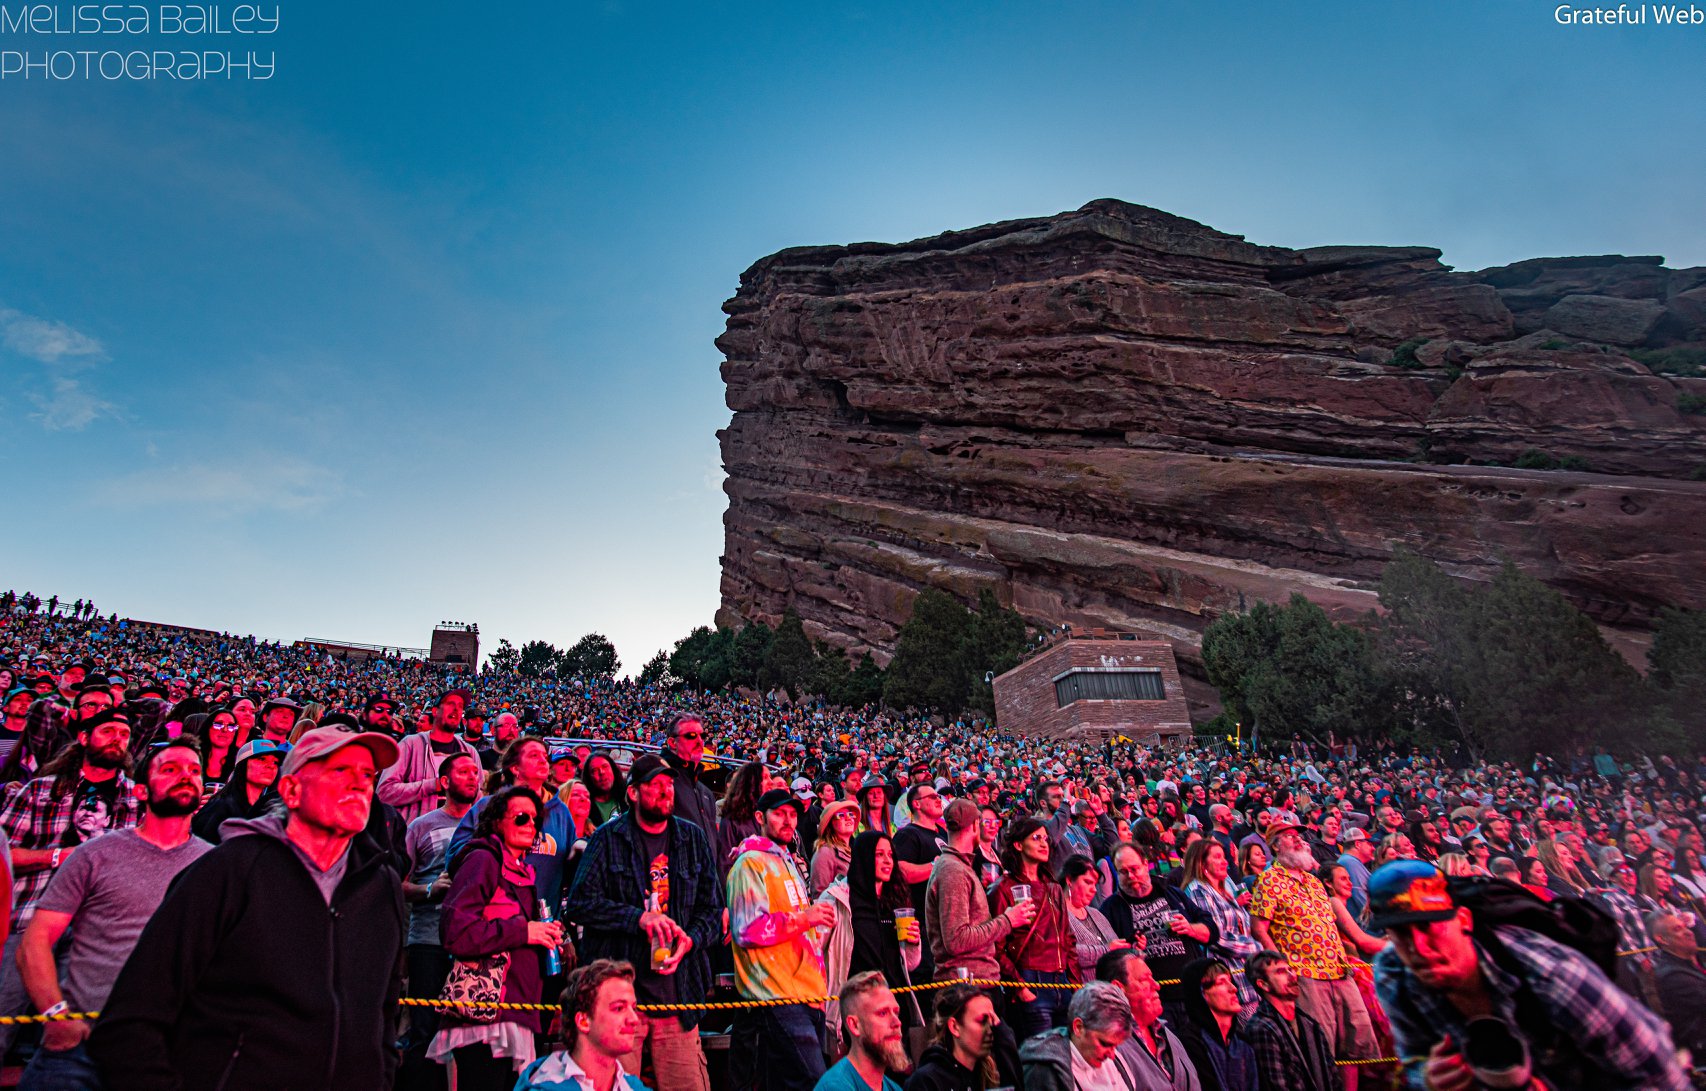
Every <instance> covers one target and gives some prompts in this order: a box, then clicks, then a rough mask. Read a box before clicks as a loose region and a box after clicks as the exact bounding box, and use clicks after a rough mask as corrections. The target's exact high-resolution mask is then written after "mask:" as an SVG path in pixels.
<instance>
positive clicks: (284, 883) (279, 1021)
mask: <svg viewBox="0 0 1706 1091" xmlns="http://www.w3.org/2000/svg"><path fill="white" fill-rule="evenodd" d="M246 825H248V826H249V827H250V828H249V829H246V830H244V831H243V832H242V833H241V834H237V833H236V832H235V831H228V833H227V836H226V839H225V841H224V843H223V844H221V845H220V846H219V847H218V848H216V849H214V850H213V851H212V852H209V853H207V854H206V855H205V856H203V857H202V858H201V859H200V860H197V861H196V862H195V863H194V864H192V865H191V866H190V867H188V868H186V869H185V870H184V871H182V872H180V873H179V874H178V876H177V877H176V878H175V879H173V880H172V885H171V886H170V887H169V888H168V889H167V891H166V898H165V900H164V901H163V902H162V903H161V905H160V908H159V909H158V910H157V911H156V912H155V914H154V916H153V918H152V919H151V920H149V922H148V925H147V927H146V928H144V929H143V931H142V936H141V937H140V938H139V939H138V940H137V943H136V949H135V950H134V952H132V954H131V956H130V960H129V961H128V962H126V963H125V965H124V969H123V970H122V971H120V973H119V976H118V980H117V982H116V983H115V984H114V985H113V991H112V995H111V997H110V998H109V999H108V1001H107V1004H106V1007H105V1009H104V1010H103V1011H102V1013H101V1018H100V1021H99V1022H97V1023H96V1024H95V1029H94V1033H93V1034H92V1035H91V1037H90V1038H89V1043H88V1051H89V1055H90V1056H91V1057H92V1058H93V1059H94V1061H95V1064H96V1065H97V1066H98V1067H99V1069H100V1071H101V1076H102V1078H103V1079H104V1080H105V1082H106V1085H107V1086H108V1087H114V1088H124V1089H125V1091H216V1089H217V1091H310V1089H315V1091H318V1089H332V1091H344V1089H348V1091H356V1089H364V1091H365V1089H368V1088H380V1087H390V1086H391V1079H392V1074H393V1070H394V1068H395V1066H396V1054H395V1052H394V1050H393V1049H392V1048H391V1041H392V1038H393V1034H394V1031H395V1025H396V1015H397V997H398V993H399V987H400V984H401V979H402V955H403V936H404V933H405V916H404V912H403V894H402V885H401V883H400V881H399V879H398V877H397V873H396V871H395V870H394V869H393V868H392V867H391V866H390V865H389V863H388V860H387V854H386V853H384V852H383V851H382V850H381V849H380V848H379V847H378V846H377V845H375V844H374V843H373V842H372V841H371V840H370V839H368V838H367V837H366V836H364V835H358V836H357V837H356V838H355V839H354V840H353V841H351V842H350V846H349V849H348V852H347V858H346V862H345V863H346V870H345V873H344V875H343V877H342V879H341V880H340V881H339V882H338V885H337V888H336V889H335V890H334V891H333V893H332V901H331V905H330V906H329V907H328V906H327V904H326V899H325V898H324V896H323V895H322V894H321V893H320V888H319V886H318V885H316V883H315V880H314V878H313V877H312V876H311V875H310V873H309V871H308V865H307V864H306V863H305V862H304V861H303V860H302V859H301V858H300V857H299V856H298V855H297V852H296V849H295V847H294V846H293V845H292V844H291V843H290V842H289V841H288V840H286V839H285V837H284V834H283V830H284V824H283V822H282V821H280V820H279V819H277V818H273V817H269V818H261V819H256V820H254V822H252V823H249V824H246Z"/></svg>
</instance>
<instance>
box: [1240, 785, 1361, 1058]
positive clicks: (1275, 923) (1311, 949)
mask: <svg viewBox="0 0 1706 1091" xmlns="http://www.w3.org/2000/svg"><path fill="white" fill-rule="evenodd" d="M1268 844H1269V845H1271V846H1272V847H1273V850H1274V861H1273V864H1272V866H1270V867H1269V868H1268V870H1266V871H1264V872H1262V875H1261V877H1260V878H1259V879H1257V880H1256V893H1255V897H1254V898H1253V899H1252V900H1251V902H1250V917H1251V928H1250V933H1251V935H1253V936H1255V938H1256V942H1258V943H1260V944H1261V945H1262V946H1263V947H1266V948H1267V949H1268V950H1270V951H1278V952H1279V953H1280V954H1282V955H1284V956H1285V957H1286V959H1287V961H1289V962H1290V963H1291V968H1292V969H1293V970H1294V971H1295V972H1296V973H1297V978H1298V991H1299V995H1298V1000H1297V1006H1298V1008H1300V1009H1301V1010H1302V1011H1303V1012H1304V1013H1305V1014H1307V1015H1308V1016H1309V1017H1310V1018H1312V1019H1314V1020H1315V1021H1316V1022H1317V1023H1319V1024H1321V1029H1322V1030H1323V1031H1324V1032H1325V1033H1326V1035H1327V1043H1328V1045H1329V1046H1330V1047H1331V1048H1332V1050H1333V1053H1334V1056H1335V1057H1337V1058H1338V1059H1339V1060H1342V1061H1354V1060H1367V1059H1369V1058H1372V1057H1374V1056H1376V1055H1377V1054H1376V1052H1375V1050H1376V1042H1375V1038H1374V1024H1373V1023H1372V1022H1370V1020H1369V1017H1368V1009H1367V1008H1366V1007H1365V1006H1364V1005H1363V1002H1362V994H1361V993H1360V992H1359V991H1358V990H1357V986H1356V982H1355V981H1353V980H1352V979H1351V968H1350V964H1349V963H1348V962H1347V961H1346V958H1345V945H1344V943H1343V941H1341V940H1340V938H1339V926H1338V923H1337V921H1335V919H1334V916H1333V903H1332V902H1331V901H1329V900H1328V898H1327V890H1326V888H1325V887H1324V886H1322V885H1321V880H1319V879H1317V878H1316V877H1315V873H1314V869H1315V855H1314V853H1312V852H1310V851H1309V843H1308V842H1307V841H1305V840H1304V838H1303V830H1302V823H1300V822H1299V821H1298V818H1297V816H1296V815H1294V814H1292V813H1291V812H1289V811H1279V812H1276V813H1275V815H1274V818H1273V821H1272V822H1271V823H1269V825H1268ZM1342 1074H1343V1076H1344V1078H1345V1091H1356V1088H1357V1080H1356V1078H1357V1068H1356V1066H1355V1065H1350V1066H1346V1067H1345V1070H1344V1072H1343V1073H1342Z"/></svg>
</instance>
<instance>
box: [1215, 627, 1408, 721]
mask: <svg viewBox="0 0 1706 1091" xmlns="http://www.w3.org/2000/svg"><path fill="white" fill-rule="evenodd" d="M1202 647H1203V664H1204V666H1205V667H1206V668H1207V670H1208V677H1209V681H1210V682H1212V683H1213V684H1214V685H1215V686H1217V687H1218V688H1219V689H1220V693H1221V698H1222V700H1224V701H1225V702H1226V706H1227V708H1228V709H1229V710H1231V711H1232V712H1233V714H1234V715H1235V716H1236V717H1237V718H1238V719H1239V720H1240V721H1241V722H1242V723H1243V724H1244V725H1245V726H1246V728H1248V731H1247V732H1246V734H1247V735H1248V736H1250V737H1253V738H1259V737H1260V736H1262V735H1264V734H1265V735H1266V736H1267V737H1268V738H1269V739H1270V740H1271V739H1273V738H1274V737H1275V736H1276V735H1281V736H1284V735H1292V734H1305V733H1307V734H1313V735H1318V736H1324V735H1325V734H1326V733H1327V732H1329V731H1331V732H1333V733H1335V734H1337V735H1339V736H1341V737H1349V736H1366V735H1367V734H1369V733H1370V727H1371V725H1373V724H1376V723H1380V722H1383V721H1385V720H1386V719H1387V718H1388V717H1387V716H1386V710H1385V708H1384V707H1383V701H1384V699H1385V695H1386V687H1385V685H1384V682H1383V679H1382V678H1381V677H1380V672H1379V668H1378V666H1377V664H1376V662H1375V658H1374V655H1373V648H1372V645H1371V643H1370V641H1369V638H1368V636H1367V635H1366V634H1365V633H1363V632H1362V631H1361V630H1359V629H1357V628H1355V627H1353V626H1350V625H1338V624H1335V623H1334V622H1333V621H1332V619H1330V618H1329V617H1327V614H1326V611H1324V610H1322V609H1321V608H1320V607H1319V606H1317V605H1315V604H1314V603H1312V602H1310V601H1309V600H1308V599H1307V598H1305V597H1304V596H1302V595H1295V594H1294V595H1292V597H1291V601H1290V602H1288V603H1287V604H1286V605H1284V606H1274V605H1272V604H1270V603H1265V602H1262V603H1257V604H1256V606H1255V607H1254V608H1253V609H1251V610H1250V611H1248V612H1247V613H1241V614H1224V615H1222V616H1221V617H1219V618H1216V619H1215V620H1214V622H1213V623H1212V624H1210V625H1209V627H1208V629H1207V630H1206V631H1205V632H1204V633H1203V645H1202Z"/></svg>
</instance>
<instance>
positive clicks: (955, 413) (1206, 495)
mask: <svg viewBox="0 0 1706 1091" xmlns="http://www.w3.org/2000/svg"><path fill="white" fill-rule="evenodd" d="M1439 258H1440V252H1439V251H1438V250H1434V249H1430V248H1426V247H1364V246H1356V247H1350V246H1333V247H1317V248H1313V249H1308V250H1289V249H1284V248H1280V247H1269V246H1258V245H1254V244H1252V243H1249V242H1247V241H1245V240H1244V239H1242V238H1240V237H1238V236H1235V235H1228V234H1225V233H1222V232H1219V231H1215V230H1213V229H1211V228H1208V227H1205V226H1203V225H1202V224H1198V223H1194V222H1192V221H1190V220H1185V219H1182V218H1180V217H1177V216H1172V215H1169V214H1167V213H1164V212H1160V211H1157V210H1154V209H1149V208H1142V207H1139V206H1135V205H1129V204H1124V203H1122V202H1117V201H1097V202H1093V203H1092V204H1089V205H1086V206H1085V207H1084V208H1082V209H1080V210H1078V211H1077V212H1070V213H1064V214H1062V215H1059V216H1053V217H1049V218H1046V219H1037V220H1021V221H1013V222H1008V223H1001V224H992V225H989V226H986V227H981V228H976V229H973V230H969V231H959V232H950V233H948V234H945V235H939V236H936V237H934V238H929V239H921V240H918V241H915V242H909V243H901V244H893V245H889V244H860V245H855V246H824V247H801V248H795V249H790V250H784V251H782V252H780V253H777V254H774V255H772V256H770V257H768V258H764V259H762V260H761V261H759V262H758V263H757V264H755V265H754V266H753V267H752V268H751V269H749V270H747V272H746V273H745V274H744V275H743V276H742V278H741V286H740V290H739V292H738V294H736V296H735V297H734V298H733V299H731V300H729V301H728V303H726V304H725V305H724V310H725V311H726V312H727V313H728V316H729V319H728V327H727V330H726V331H725V333H724V334H723V335H722V336H721V337H720V338H719V339H718V342H717V344H718V347H719V348H720V349H721V350H722V351H723V353H724V355H725V357H726V360H725V362H724V364H723V378H724V381H725V382H726V384H727V397H728V404H729V407H730V408H731V409H732V410H733V411H734V418H733V420H732V422H731V423H730V425H729V427H728V429H727V430H725V431H724V432H722V433H721V440H722V451H723V461H724V465H725V467H726V469H727V471H728V481H727V485H726V490H727V492H728V495H729V509H728V512H727V514H726V515H725V517H724V525H725V531H726V545H725V552H724V557H723V577H722V598H723V603H722V609H721V611H720V612H719V615H718V618H719V621H720V622H722V623H725V624H739V623H740V622H742V621H745V620H765V621H768V622H771V623H774V622H775V621H776V620H777V619H778V618H779V617H780V616H781V614H782V612H783V611H784V610H785V609H787V608H789V607H792V608H794V609H795V610H797V611H798V612H799V614H800V616H801V618H802V620H803V621H804V622H805V624H806V627H807V630H808V631H809V632H810V633H812V634H813V635H814V636H816V637H819V638H822V639H827V640H829V641H831V642H833V643H835V644H837V645H840V646H843V647H847V648H850V649H853V650H862V649H866V648H869V649H872V650H873V651H875V652H876V653H877V657H878V659H879V661H884V660H886V657H887V653H888V651H889V650H890V649H891V648H892V646H893V641H894V638H895V635H896V632H897V631H898V627H899V626H900V624H902V623H903V622H904V620H905V618H906V617H907V616H908V615H909V613H910V609H911V600H912V598H913V597H914V596H915V595H916V594H917V593H918V592H919V591H920V590H921V589H923V588H925V587H929V586H936V587H942V588H944V589H947V590H950V591H952V592H954V593H955V594H958V595H960V596H961V597H962V598H965V599H967V600H968V601H970V600H972V599H974V598H975V596H976V593H977V591H978V589H980V588H982V587H992V588H994V589H995V591H996V592H997V594H998V596H999V597H1000V598H1001V599H1002V601H1004V602H1010V603H1012V604H1013V605H1014V606H1015V607H1017V608H1018V610H1019V611H1020V612H1021V613H1022V614H1024V615H1025V616H1026V617H1027V618H1028V619H1029V620H1030V621H1031V622H1032V623H1034V624H1038V625H1055V624H1060V623H1063V622H1065V623H1071V624H1075V625H1093V626H1102V627H1107V628H1114V629H1119V630H1124V631H1135V632H1139V633H1143V634H1148V635H1154V636H1160V637H1163V638H1166V639H1169V640H1171V641H1172V642H1173V643H1174V645H1175V647H1176V649H1177V651H1178V653H1179V656H1180V659H1181V663H1182V665H1183V666H1184V668H1185V670H1186V671H1187V672H1192V671H1195V672H1197V673H1198V674H1199V675H1200V661H1199V656H1198V654H1197V647H1198V642H1199V640H1200V635H1201V632H1202V630H1203V628H1204V627H1205V626H1206V625H1207V624H1208V622H1209V621H1211V620H1212V619H1213V618H1214V617H1215V616H1217V615H1218V614H1219V613H1221V612H1223V611H1225V610H1228V609H1236V608H1238V607H1239V606H1241V605H1244V604H1248V603H1250V602H1253V601H1257V600H1270V601H1271V600H1283V599H1284V598H1285V597H1287V596H1288V595H1289V594H1290V593H1291V592H1293V591H1301V592H1303V593H1304V594H1306V595H1308V596H1309V597H1310V598H1312V599H1314V600H1316V601H1318V602H1320V603H1321V604H1322V605H1324V606H1326V607H1327V608H1329V609H1330V610H1332V611H1333V612H1335V613H1336V614H1338V615H1340V616H1344V617H1351V616H1355V615H1356V614H1358V613H1360V612H1361V611H1364V610H1366V609H1369V608H1371V607H1372V606H1373V605H1374V594H1373V587H1374V581H1376V580H1377V579H1378V577H1379V574H1380V570H1381V568H1382V566H1383V565H1384V564H1385V562H1386V560H1387V559H1388V558H1389V557H1390V556H1391V555H1392V552H1393V551H1394V550H1395V549H1397V548H1398V547H1400V546H1408V547H1410V548H1413V549H1416V550H1418V551H1420V552H1422V553H1423V554H1425V555H1427V556H1429V557H1432V558H1434V559H1435V560H1437V561H1438V562H1439V563H1441V564H1442V565H1444V566H1446V567H1447V568H1448V569H1449V570H1451V571H1452V572H1454V573H1457V574H1459V575H1461V576H1464V577H1466V578H1471V579H1485V578H1488V577H1490V575H1491V573H1492V572H1493V571H1495V570H1496V568H1497V566H1498V564H1499V563H1500V562H1501V560H1502V559H1503V558H1506V557H1509V558H1510V559H1512V560H1515V561H1516V562H1517V563H1518V564H1520V565H1522V566H1523V567H1524V568H1525V569H1527V570H1528V571H1530V572H1532V573H1534V574H1535V575H1537V576H1539V577H1540V578H1542V579H1544V580H1546V581H1547V582H1548V583H1550V584H1551V585H1552V586H1554V587H1556V588H1558V589H1559V590H1560V591H1562V592H1564V593H1565V594H1566V595H1568V596H1570V598H1571V599H1572V600H1574V601H1575V602H1576V603H1577V604H1578V605H1580V606H1581V607H1582V608H1583V609H1585V610H1587V611H1588V612H1589V613H1590V614H1592V616H1593V617H1594V618H1595V619H1596V620H1597V621H1598V622H1599V623H1600V624H1601V625H1602V626H1603V627H1604V628H1605V629H1606V631H1607V634H1608V635H1609V636H1611V637H1612V638H1613V640H1614V642H1616V643H1618V644H1619V645H1620V647H1622V648H1623V649H1624V650H1625V651H1626V653H1628V654H1630V655H1631V656H1632V657H1633V658H1637V659H1638V658H1639V655H1638V652H1639V649H1640V647H1641V645H1642V642H1643V640H1644V638H1645V633H1646V632H1647V630H1648V629H1649V628H1650V626H1651V624H1652V621H1653V619H1654V616H1655V614H1656V612H1657V611H1658V610H1659V609H1660V608H1661V607H1663V606H1665V605H1671V604H1675V605H1687V606H1691V607H1696V608H1698V607H1703V606H1706V482H1702V481H1698V480H1693V479H1692V478H1693V477H1695V476H1697V475H1700V474H1702V473H1703V468H1706V416H1701V415H1698V414H1697V413H1692V412H1687V411H1685V410H1686V409H1688V408H1689V407H1690V406H1691V405H1696V404H1698V403H1694V402H1691V400H1690V399H1691V398H1706V379H1700V378H1689V377H1682V376H1679V375H1675V374H1656V373H1655V372H1654V371H1653V370H1651V369H1650V368H1649V366H1648V364H1647V363H1642V362H1641V360H1640V359H1637V357H1641V358H1642V359H1645V360H1647V361H1648V363H1654V364H1657V366H1660V367H1669V368H1671V369H1672V370H1675V369H1676V368H1683V369H1686V367H1687V366H1688V361H1690V360H1692V359H1693V357H1691V356H1690V355H1689V354H1688V353H1689V351H1690V350H1698V349H1701V348H1706V269H1667V268H1665V267H1664V265H1663V263H1662V260H1661V259H1659V258H1650V257H1634V258H1628V257H1620V256H1609V257H1595V258H1561V259H1536V260H1534V261H1527V262H1520V263H1517V264H1515V265H1510V266H1505V267H1502V268H1499V269H1490V270H1484V271H1481V272H1475V273H1463V272H1454V271H1452V270H1451V269H1449V268H1448V267H1446V266H1444V265H1442V264H1441V263H1440V261H1439ZM1654 353H1657V354H1659V355H1656V356H1655V355H1654ZM1678 361H1680V363H1678ZM1531 451H1538V452H1543V453H1544V455H1545V456H1547V457H1548V458H1550V459H1553V460H1555V461H1559V462H1562V463H1563V464H1565V465H1569V466H1581V467H1585V470H1584V469H1572V470H1557V469H1553V470H1521V469H1514V468H1506V467H1508V465H1509V464H1510V463H1512V462H1514V461H1516V460H1517V459H1519V458H1520V457H1522V456H1523V455H1524V453H1525V452H1531ZM1535 457H1536V456H1535V455H1533V454H1530V455H1529V458H1530V459H1531V460H1532V459H1533V458H1535ZM1488 463H1503V464H1505V466H1498V465H1488ZM1195 696H1197V697H1198V698H1199V699H1204V698H1206V696H1207V695H1206V693H1205V691H1204V690H1203V689H1202V688H1201V687H1198V688H1197V689H1196V690H1195Z"/></svg>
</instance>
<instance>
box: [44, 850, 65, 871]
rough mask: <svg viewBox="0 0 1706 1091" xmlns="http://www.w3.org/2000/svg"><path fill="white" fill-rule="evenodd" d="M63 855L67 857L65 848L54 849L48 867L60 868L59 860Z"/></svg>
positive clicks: (48, 859)
mask: <svg viewBox="0 0 1706 1091" xmlns="http://www.w3.org/2000/svg"><path fill="white" fill-rule="evenodd" d="M63 855H65V850H64V849H63V848H58V849H54V850H53V855H52V856H50V857H48V858H47V866H48V867H50V868H56V867H58V866H59V858H60V857H61V856H63Z"/></svg>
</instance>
